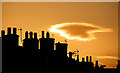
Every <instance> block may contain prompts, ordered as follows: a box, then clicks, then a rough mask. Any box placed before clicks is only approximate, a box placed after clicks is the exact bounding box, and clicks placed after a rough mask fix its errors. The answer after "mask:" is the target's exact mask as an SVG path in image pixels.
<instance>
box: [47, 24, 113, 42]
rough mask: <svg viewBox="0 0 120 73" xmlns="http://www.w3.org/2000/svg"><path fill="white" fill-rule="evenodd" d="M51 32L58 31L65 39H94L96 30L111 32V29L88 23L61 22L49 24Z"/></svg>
mask: <svg viewBox="0 0 120 73" xmlns="http://www.w3.org/2000/svg"><path fill="white" fill-rule="evenodd" d="M49 30H50V31H51V32H54V33H59V34H60V36H63V37H65V38H67V39H76V40H81V41H89V40H93V39H96V37H95V35H94V33H96V32H111V31H112V29H108V28H102V27H99V26H95V25H92V24H89V23H61V24H56V25H53V26H51V28H50V29H49Z"/></svg>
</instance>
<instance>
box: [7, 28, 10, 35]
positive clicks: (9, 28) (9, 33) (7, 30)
mask: <svg viewBox="0 0 120 73" xmlns="http://www.w3.org/2000/svg"><path fill="white" fill-rule="evenodd" d="M7 31H8V33H7V34H8V35H10V34H11V27H8V30H7Z"/></svg>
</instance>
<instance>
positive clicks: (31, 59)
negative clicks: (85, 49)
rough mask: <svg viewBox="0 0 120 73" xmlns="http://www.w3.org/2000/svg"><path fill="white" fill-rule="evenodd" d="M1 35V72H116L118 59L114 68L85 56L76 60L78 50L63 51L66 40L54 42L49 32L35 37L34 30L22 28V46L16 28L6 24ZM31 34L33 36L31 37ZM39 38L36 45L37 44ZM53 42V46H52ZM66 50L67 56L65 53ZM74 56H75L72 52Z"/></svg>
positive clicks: (65, 49) (65, 48)
mask: <svg viewBox="0 0 120 73" xmlns="http://www.w3.org/2000/svg"><path fill="white" fill-rule="evenodd" d="M1 34H2V35H1V37H2V62H3V63H2V69H3V70H2V73H22V72H25V73H30V72H32V73H76V72H81V73H118V72H119V69H120V61H118V65H117V69H105V68H104V66H103V65H101V67H100V68H99V66H98V61H96V65H95V67H94V64H93V62H92V56H90V59H89V57H88V56H86V61H85V58H82V61H81V62H79V54H76V52H79V51H76V52H69V53H67V46H68V44H67V43H60V42H58V43H56V44H54V43H55V39H54V38H50V34H49V32H47V33H46V37H45V36H44V31H42V37H41V38H40V39H39V40H38V38H37V33H34V34H33V32H30V33H29V35H30V37H28V31H26V32H25V39H24V40H23V46H19V45H18V44H19V43H18V42H19V41H18V40H19V35H17V29H16V28H13V34H12V33H11V28H10V27H8V30H7V35H5V31H4V30H2V31H1ZM33 35H34V37H33ZM39 41H40V49H39V48H38V46H39ZM54 45H56V50H54ZM67 54H69V57H68V56H67ZM73 54H74V56H77V60H75V59H74V58H73V57H72V56H73Z"/></svg>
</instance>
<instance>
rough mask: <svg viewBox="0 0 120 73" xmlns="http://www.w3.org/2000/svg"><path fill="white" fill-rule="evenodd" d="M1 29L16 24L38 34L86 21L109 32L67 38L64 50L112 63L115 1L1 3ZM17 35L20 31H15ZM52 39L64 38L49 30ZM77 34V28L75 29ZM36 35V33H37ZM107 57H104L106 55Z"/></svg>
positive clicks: (115, 42)
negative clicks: (83, 39)
mask: <svg viewBox="0 0 120 73" xmlns="http://www.w3.org/2000/svg"><path fill="white" fill-rule="evenodd" d="M2 6H3V7H2V29H4V30H6V29H7V27H8V26H11V27H17V28H22V29H23V38H24V32H25V31H26V30H28V31H33V32H37V33H38V38H39V37H40V36H41V31H42V30H44V31H46V32H47V31H49V30H48V29H49V28H50V27H51V26H53V25H55V24H61V23H73V22H77V23H90V24H92V25H94V26H99V27H104V28H110V29H112V30H113V31H112V32H98V33H95V34H94V35H95V37H96V39H94V40H91V41H80V40H69V39H67V42H68V44H69V45H68V51H74V50H76V49H79V50H80V59H81V57H84V56H86V55H92V56H93V61H94V60H96V59H98V60H99V62H100V63H101V64H107V66H115V65H116V64H117V60H116V57H117V56H118V4H117V3H116V2H110V3H107V2H101V3H96V2H91V3H87V2H86V3H85V2H83V3H82V2H67V3H66V2H61V3H55V2H54V3H52V2H51V3H42V2H31V3H28V2H21V3H20V2H19V3H15V2H10V3H9V2H3V4H2ZM17 33H18V34H20V32H19V31H18V32H17ZM51 33H52V34H54V37H55V39H56V40H55V41H56V42H58V41H59V42H64V41H65V39H66V38H64V37H61V36H60V35H59V34H58V33H53V32H51ZM78 33H79V31H78ZM39 35H40V36H39ZM106 57H107V58H106Z"/></svg>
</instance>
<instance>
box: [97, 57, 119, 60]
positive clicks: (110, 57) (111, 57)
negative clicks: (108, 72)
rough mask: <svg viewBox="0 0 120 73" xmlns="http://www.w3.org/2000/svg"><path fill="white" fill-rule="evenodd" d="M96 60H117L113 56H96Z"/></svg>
mask: <svg viewBox="0 0 120 73" xmlns="http://www.w3.org/2000/svg"><path fill="white" fill-rule="evenodd" d="M96 58H98V59H113V60H118V59H119V58H118V57H115V56H97V57H96Z"/></svg>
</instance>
